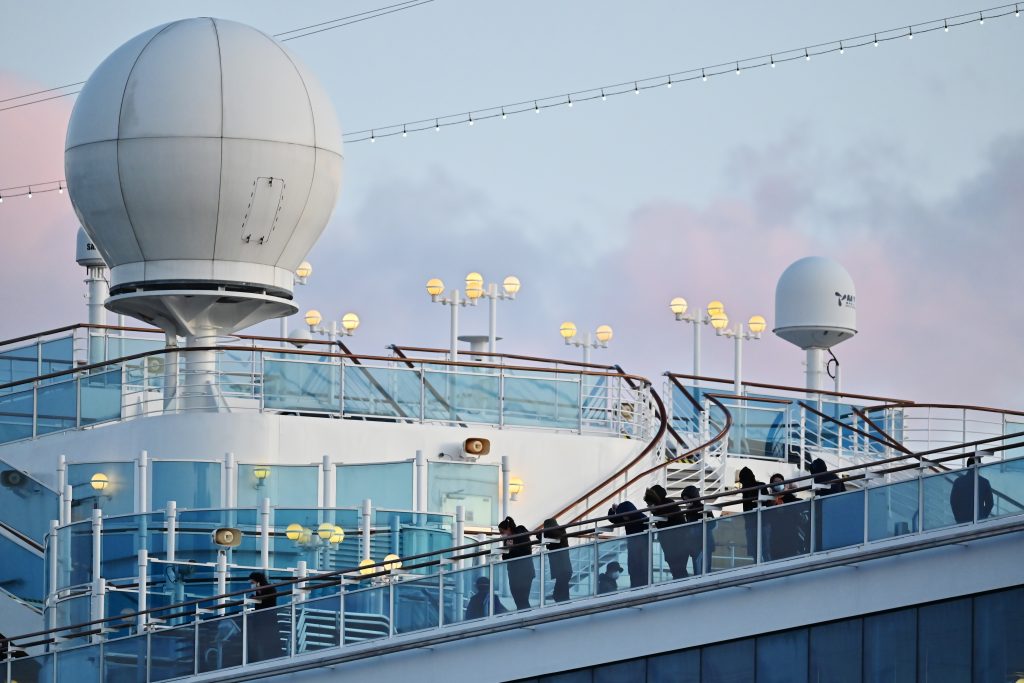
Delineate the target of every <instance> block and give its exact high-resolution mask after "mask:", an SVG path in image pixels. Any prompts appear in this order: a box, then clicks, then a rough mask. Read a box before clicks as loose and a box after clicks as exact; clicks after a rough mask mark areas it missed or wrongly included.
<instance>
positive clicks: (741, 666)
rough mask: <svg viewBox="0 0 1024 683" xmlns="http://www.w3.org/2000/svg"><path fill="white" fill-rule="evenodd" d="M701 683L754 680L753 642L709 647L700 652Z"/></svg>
mask: <svg viewBox="0 0 1024 683" xmlns="http://www.w3.org/2000/svg"><path fill="white" fill-rule="evenodd" d="M700 669H701V675H702V677H701V681H703V683H749V682H750V681H752V680H754V641H753V639H747V640H738V641H736V642H733V643H723V644H721V645H709V646H708V647H705V648H703V652H701V661H700Z"/></svg>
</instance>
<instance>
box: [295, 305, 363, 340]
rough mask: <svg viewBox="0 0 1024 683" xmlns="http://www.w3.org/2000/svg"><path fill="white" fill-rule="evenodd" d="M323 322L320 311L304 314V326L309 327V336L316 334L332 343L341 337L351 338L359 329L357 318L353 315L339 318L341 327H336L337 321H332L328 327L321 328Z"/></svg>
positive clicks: (347, 314) (349, 314) (348, 314)
mask: <svg viewBox="0 0 1024 683" xmlns="http://www.w3.org/2000/svg"><path fill="white" fill-rule="evenodd" d="M322 321H323V316H322V315H320V311H317V310H312V311H308V312H307V313H306V324H307V325H309V333H310V334H318V335H320V336H322V337H327V338H328V339H330V340H331V341H333V342H336V341H338V340H339V339H340V338H341V337H351V336H352V334H353V333H354V332H355V331H356V328H357V327H359V316H358V315H356V314H355V313H346V314H345V315H343V316H341V325H340V326H339V325H338V321H336V320H332V321H331V326H330V327H322V326H321V325H320V323H321V322H322Z"/></svg>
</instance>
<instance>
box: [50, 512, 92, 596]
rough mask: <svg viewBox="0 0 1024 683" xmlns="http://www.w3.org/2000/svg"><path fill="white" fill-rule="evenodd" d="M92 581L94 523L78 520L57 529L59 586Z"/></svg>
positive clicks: (63, 586)
mask: <svg viewBox="0 0 1024 683" xmlns="http://www.w3.org/2000/svg"><path fill="white" fill-rule="evenodd" d="M90 581H92V524H91V523H90V522H78V523H77V524H70V525H68V526H65V527H62V528H61V529H59V530H58V531H57V587H58V588H68V587H70V586H78V585H82V584H85V583H88V582H90Z"/></svg>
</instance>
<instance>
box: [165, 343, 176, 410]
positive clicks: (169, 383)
mask: <svg viewBox="0 0 1024 683" xmlns="http://www.w3.org/2000/svg"><path fill="white" fill-rule="evenodd" d="M165 344H166V347H167V350H166V351H165V353H164V412H174V408H175V395H176V394H177V393H178V351H177V348H178V337H177V335H175V334H172V333H170V332H168V333H167V335H166V342H165Z"/></svg>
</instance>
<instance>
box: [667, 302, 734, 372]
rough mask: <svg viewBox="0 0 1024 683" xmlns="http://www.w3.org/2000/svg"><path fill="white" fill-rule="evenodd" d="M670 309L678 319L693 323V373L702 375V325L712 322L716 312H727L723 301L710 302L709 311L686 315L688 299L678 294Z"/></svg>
mask: <svg viewBox="0 0 1024 683" xmlns="http://www.w3.org/2000/svg"><path fill="white" fill-rule="evenodd" d="M668 307H669V310H671V311H672V313H674V314H675V316H676V320H678V321H680V322H684V323H690V324H691V325H693V374H694V376H699V375H700V327H701V325H708V324H710V323H711V317H712V316H714V315H715V314H716V313H725V306H723V305H722V302H721V301H717V300H715V301H712V302H711V303H709V304H708V307H707V311H702V310H700V309H697V310H695V311H693V312H692V313H690V315H686V310H687V308H688V307H689V304H687V302H686V299H684V298H683V297H681V296H677V297H676V298H674V299H672V301H671V302H670V303H669V305H668ZM693 385H694V386H697V380H694V381H693Z"/></svg>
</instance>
